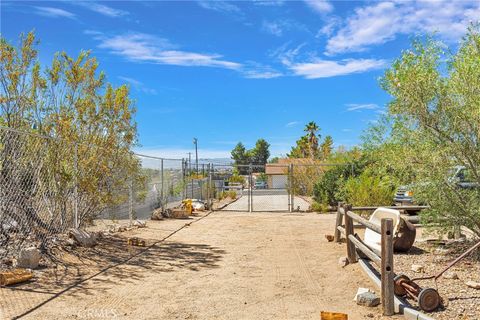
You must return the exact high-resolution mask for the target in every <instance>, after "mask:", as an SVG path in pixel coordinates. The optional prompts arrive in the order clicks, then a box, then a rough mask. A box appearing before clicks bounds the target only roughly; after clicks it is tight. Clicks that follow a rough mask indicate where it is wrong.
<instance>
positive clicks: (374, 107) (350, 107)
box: [346, 103, 380, 111]
mask: <svg viewBox="0 0 480 320" xmlns="http://www.w3.org/2000/svg"><path fill="white" fill-rule="evenodd" d="M346 106H347V107H348V108H347V111H360V110H377V109H379V108H380V107H379V106H378V105H377V104H375V103H364V104H359V103H349V104H346Z"/></svg>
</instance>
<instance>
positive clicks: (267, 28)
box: [262, 21, 283, 37]
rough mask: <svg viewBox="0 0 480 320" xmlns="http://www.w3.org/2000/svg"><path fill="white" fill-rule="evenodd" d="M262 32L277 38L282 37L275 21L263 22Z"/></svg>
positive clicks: (279, 27) (278, 25) (280, 29)
mask: <svg viewBox="0 0 480 320" xmlns="http://www.w3.org/2000/svg"><path fill="white" fill-rule="evenodd" d="M262 30H263V31H264V32H267V33H270V34H273V35H274V36H277V37H281V36H282V35H283V29H282V26H281V25H280V24H279V23H278V22H275V21H263V23H262Z"/></svg>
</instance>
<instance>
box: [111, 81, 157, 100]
mask: <svg viewBox="0 0 480 320" xmlns="http://www.w3.org/2000/svg"><path fill="white" fill-rule="evenodd" d="M118 79H120V80H123V81H125V82H128V83H129V84H131V85H132V86H133V87H134V88H135V90H137V91H140V92H143V93H146V94H152V95H155V94H157V91H156V90H155V89H151V88H147V87H146V86H145V85H144V84H143V82H141V81H138V80H136V79H133V78H130V77H124V76H118Z"/></svg>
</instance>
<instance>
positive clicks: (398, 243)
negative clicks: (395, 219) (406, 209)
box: [393, 218, 417, 252]
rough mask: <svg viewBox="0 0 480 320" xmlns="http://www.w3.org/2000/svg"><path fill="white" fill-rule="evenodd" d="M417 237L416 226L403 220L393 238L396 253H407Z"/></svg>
mask: <svg viewBox="0 0 480 320" xmlns="http://www.w3.org/2000/svg"><path fill="white" fill-rule="evenodd" d="M416 236H417V230H416V228H415V226H414V225H413V224H412V223H410V222H409V221H407V220H405V219H403V218H402V219H401V220H400V226H399V228H398V232H397V234H396V235H395V237H394V238H393V249H394V250H395V252H407V251H408V250H410V249H411V248H412V246H413V243H414V242H415V237H416Z"/></svg>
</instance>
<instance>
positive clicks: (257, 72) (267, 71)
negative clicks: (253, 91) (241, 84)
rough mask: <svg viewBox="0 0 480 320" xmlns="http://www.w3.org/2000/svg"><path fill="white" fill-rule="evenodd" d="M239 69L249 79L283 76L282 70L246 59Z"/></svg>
mask: <svg viewBox="0 0 480 320" xmlns="http://www.w3.org/2000/svg"><path fill="white" fill-rule="evenodd" d="M239 71H240V72H241V73H242V74H243V76H244V77H245V78H249V79H272V78H278V77H281V76H283V73H282V72H280V71H278V70H276V69H273V68H272V67H270V66H267V65H263V64H260V63H258V62H255V61H247V62H246V63H244V64H243V67H242V69H240V70H239Z"/></svg>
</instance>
